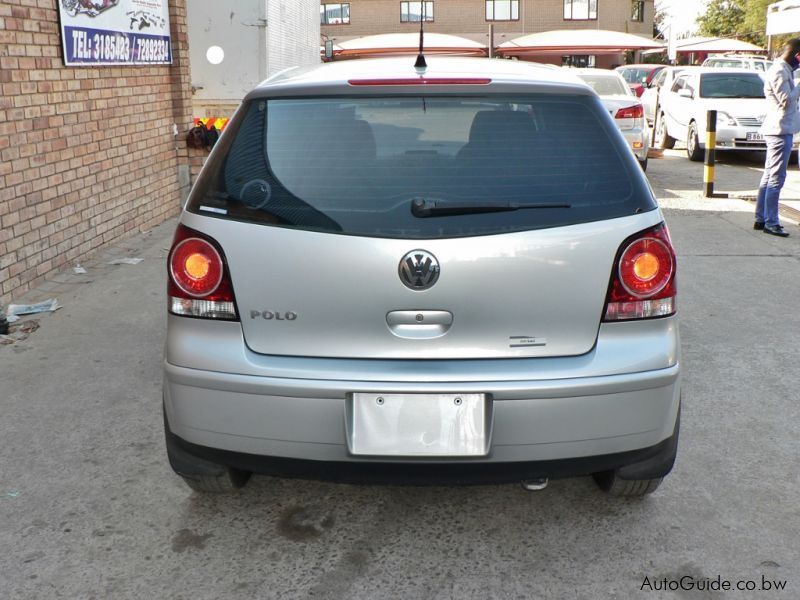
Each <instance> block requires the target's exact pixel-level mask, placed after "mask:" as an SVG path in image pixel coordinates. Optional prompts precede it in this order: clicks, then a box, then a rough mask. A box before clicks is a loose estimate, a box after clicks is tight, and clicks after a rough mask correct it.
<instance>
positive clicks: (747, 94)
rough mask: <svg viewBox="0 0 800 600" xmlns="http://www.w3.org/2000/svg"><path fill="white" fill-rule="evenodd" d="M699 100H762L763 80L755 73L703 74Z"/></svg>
mask: <svg viewBox="0 0 800 600" xmlns="http://www.w3.org/2000/svg"><path fill="white" fill-rule="evenodd" d="M700 97H701V98H763V97H764V80H763V79H761V77H760V76H759V75H758V74H757V73H703V74H702V75H701V76H700Z"/></svg>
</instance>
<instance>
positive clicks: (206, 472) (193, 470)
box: [164, 412, 251, 494]
mask: <svg viewBox="0 0 800 600" xmlns="http://www.w3.org/2000/svg"><path fill="white" fill-rule="evenodd" d="M164 434H165V436H166V441H167V458H169V464H170V466H171V467H172V470H173V471H175V473H176V474H177V475H180V476H181V478H182V479H183V480H184V481H185V482H186V485H188V486H189V487H190V488H192V489H193V490H194V491H195V492H200V493H211V494H224V493H230V492H234V491H236V490H238V489H240V488H242V487H244V485H245V484H246V483H247V480H248V479H250V475H251V473H249V472H247V471H240V470H238V469H233V468H231V467H228V466H225V465H221V464H218V463H215V462H212V461H210V460H207V459H205V458H201V457H199V456H195V455H194V454H192V453H191V452H189V451H188V450H187V449H186V447H185V446H184V444H182V443H181V440H180V439H179V438H178V437H177V436H176V435H175V434H174V433H172V431H170V428H169V423H168V421H167V415H166V412H165V413H164Z"/></svg>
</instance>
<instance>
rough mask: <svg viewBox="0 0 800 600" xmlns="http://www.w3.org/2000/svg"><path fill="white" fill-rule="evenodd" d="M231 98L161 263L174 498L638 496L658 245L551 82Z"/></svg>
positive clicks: (647, 430)
mask: <svg viewBox="0 0 800 600" xmlns="http://www.w3.org/2000/svg"><path fill="white" fill-rule="evenodd" d="M428 63H429V66H428V67H427V69H415V68H414V67H413V58H412V59H409V58H406V57H399V58H387V59H376V60H359V61H346V62H345V61H343V62H339V63H330V64H328V65H325V66H320V67H315V68H311V69H295V70H290V71H288V72H285V73H284V74H282V75H279V76H277V77H275V78H273V79H271V80H268V81H267V82H265V83H264V84H262V85H261V86H259V87H258V88H256V89H255V90H254V91H252V92H251V93H250V94H248V95H247V97H246V98H245V100H244V102H243V104H242V106H241V107H240V109H239V110H238V111H237V113H236V115H235V116H234V117H233V119H232V120H231V122H230V124H229V125H228V127H227V129H226V131H225V133H224V134H223V135H222V137H221V138H220V141H219V142H218V143H217V145H216V146H215V148H214V150H213V152H212V153H211V155H210V156H209V158H208V161H207V162H206V164H205V166H204V168H203V170H202V172H201V174H200V176H199V178H198V180H197V182H196V184H195V186H194V188H193V190H192V193H191V196H190V198H189V200H188V203H187V206H186V208H185V210H184V212H183V213H182V215H181V217H180V224H179V225H178V228H177V231H176V234H175V239H174V242H173V245H172V249H171V251H170V254H169V259H168V272H169V281H168V310H169V317H168V329H167V340H166V350H165V363H164V408H165V425H166V436H167V452H168V456H169V460H170V463H171V465H172V467H173V469H174V470H175V471H176V472H177V473H178V474H180V475H181V476H183V477H184V479H185V480H186V482H187V483H188V484H189V485H190V486H191V487H192V488H194V489H196V490H200V491H214V490H216V491H220V490H227V489H232V488H235V487H238V486H241V485H242V484H243V483H244V482H245V481H246V480H247V477H248V476H249V474H250V473H252V472H259V473H268V474H272V475H279V476H300V477H305V478H333V479H337V480H340V481H360V480H367V481H373V482H376V481H380V482H387V481H388V482H397V481H402V482H411V483H432V482H433V483H446V482H455V483H461V482H476V481H495V482H503V481H520V480H522V481H527V482H528V484H527V485H528V487H541V485H543V483H544V482H545V481H546V478H549V477H567V476H577V475H588V474H593V475H594V476H595V478H596V480H597V481H598V483H599V484H600V485H601V487H602V488H603V489H605V490H607V491H609V492H611V493H613V494H619V495H642V494H646V493H649V492H652V491H653V490H654V489H655V488H656V487H657V486H658V485H659V483H660V482H661V479H662V477H664V476H665V475H666V474H667V473H668V472H669V471H670V469H671V468H672V464H673V461H674V459H675V454H676V450H677V441H678V429H679V409H680V377H679V372H680V346H679V338H678V323H677V320H676V319H677V317H676V304H675V302H676V283H675V271H676V261H675V253H674V251H673V247H672V244H671V242H670V238H669V235H668V232H667V228H666V225H665V224H664V217H663V215H662V214H661V211H660V210H659V208H658V206H657V204H656V202H655V200H654V198H653V195H652V191H651V190H650V188H649V186H648V184H647V181H646V179H645V177H644V174H643V173H642V171H641V169H640V168H639V165H638V164H637V163H636V161H635V159H634V157H633V156H632V154H631V153H630V152H629V151H628V149H627V148H626V147H625V140H624V138H623V137H622V135H621V134H620V131H619V129H618V128H617V127H616V126H615V124H614V122H613V119H612V118H611V117H610V115H609V114H608V112H607V111H606V110H605V109H604V107H603V105H602V104H601V103H600V100H599V99H598V98H597V96H596V95H595V94H594V93H593V92H592V91H591V89H590V88H589V87H588V86H586V85H584V84H582V83H581V82H580V81H579V80H578V79H577V78H576V77H574V76H573V75H570V74H569V73H567V72H564V71H561V70H557V69H549V68H541V67H535V66H531V65H526V64H522V63H516V62H512V61H503V60H487V59H466V58H446V57H432V58H429V59H428Z"/></svg>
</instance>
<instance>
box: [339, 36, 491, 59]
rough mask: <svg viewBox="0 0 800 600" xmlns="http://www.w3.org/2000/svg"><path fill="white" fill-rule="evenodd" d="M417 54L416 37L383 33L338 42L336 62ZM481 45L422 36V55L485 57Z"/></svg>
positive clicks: (417, 38) (485, 50)
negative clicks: (339, 60) (423, 41)
mask: <svg viewBox="0 0 800 600" xmlns="http://www.w3.org/2000/svg"><path fill="white" fill-rule="evenodd" d="M417 52H419V33H384V34H380V35H368V36H365V37H360V38H355V39H352V40H348V41H346V42H338V43H337V46H336V47H335V48H334V52H333V54H334V56H335V57H336V58H367V57H374V56H392V55H413V54H416V53H417ZM488 53H489V51H488V48H487V47H486V45H485V44H481V43H479V42H475V41H473V40H469V39H467V38H462V37H458V36H455V35H447V34H444V33H429V32H425V54H448V55H451V56H487V55H488Z"/></svg>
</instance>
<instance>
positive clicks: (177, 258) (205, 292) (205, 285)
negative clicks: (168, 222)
mask: <svg viewBox="0 0 800 600" xmlns="http://www.w3.org/2000/svg"><path fill="white" fill-rule="evenodd" d="M168 270H169V284H168V288H167V295H168V297H169V310H170V312H171V313H173V314H176V315H182V316H187V317H200V318H205V319H224V320H238V318H239V317H238V315H237V313H236V301H235V298H234V296H233V285H232V284H231V280H230V275H229V273H228V270H227V265H226V263H225V258H224V254H223V253H222V249H221V248H220V247H219V245H218V244H217V242H216V241H214V240H213V239H211V238H210V237H208V236H206V235H204V234H202V233H200V232H198V231H194V230H193V229H189V228H188V227H185V226H184V225H178V229H177V230H176V231H175V239H174V241H173V243H172V250H171V251H170V255H169V269H168Z"/></svg>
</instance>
